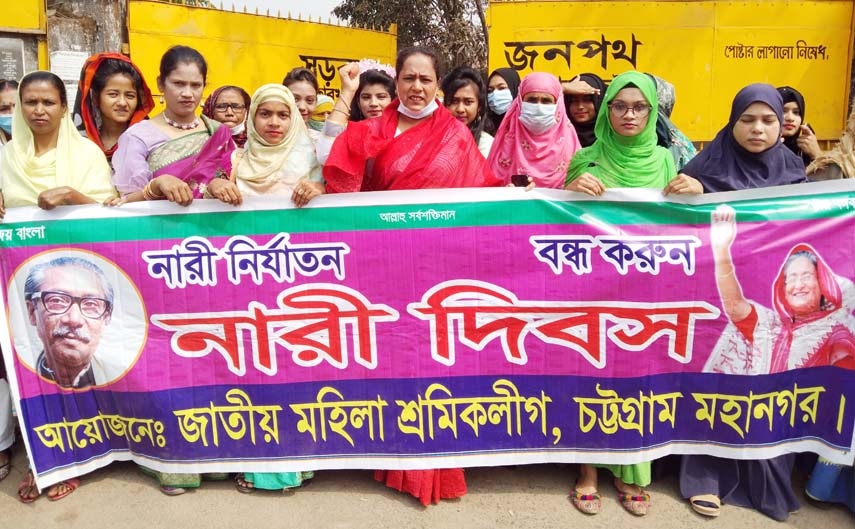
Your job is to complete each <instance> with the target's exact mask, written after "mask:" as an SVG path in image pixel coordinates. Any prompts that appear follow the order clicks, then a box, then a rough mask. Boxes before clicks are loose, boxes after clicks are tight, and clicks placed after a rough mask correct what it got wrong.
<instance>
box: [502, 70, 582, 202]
mask: <svg viewBox="0 0 855 529" xmlns="http://www.w3.org/2000/svg"><path fill="white" fill-rule="evenodd" d="M561 93H562V89H561V83H560V82H559V81H558V78H557V77H555V76H554V75H552V74H549V73H542V72H535V73H531V74H529V75H528V76H527V77H526V78H525V80H523V82H522V84H520V96H519V97H518V98H516V99H515V100H514V101H513V103H511V106H510V108H509V109H508V111H507V113H506V115H505V120H504V121H503V122H502V126H501V127H499V131H498V132H497V133H496V139H495V140H494V141H493V147H492V149H491V150H490V157H489V158H488V159H487V163H488V164H489V165H490V168H491V169H493V172H494V173H495V174H496V176H498V177H499V179H501V180H502V181H503V182H504V183H505V184H507V183H509V182H510V181H511V177H512V176H513V175H526V176H528V177H530V178H531V179H532V180H533V181H534V183H536V184H537V186H538V187H550V188H561V187H563V186H564V179H565V176H566V173H567V167H568V165H569V164H570V158H572V157H573V153H575V152H576V151H578V150H579V149H580V148H582V146H581V144H580V143H579V138H578V137H577V136H576V130H575V129H574V128H573V125H571V124H570V120H568V119H567V111H566V110H565V108H564V105H563V100H561V97H562V96H561ZM559 101H561V102H562V104H558V102H559Z"/></svg>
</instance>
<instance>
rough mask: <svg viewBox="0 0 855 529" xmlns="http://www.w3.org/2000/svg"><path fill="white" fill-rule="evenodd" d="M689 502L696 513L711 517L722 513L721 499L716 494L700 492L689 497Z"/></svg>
mask: <svg viewBox="0 0 855 529" xmlns="http://www.w3.org/2000/svg"><path fill="white" fill-rule="evenodd" d="M689 503H690V504H691V505H692V509H694V510H695V512H696V513H698V514H702V515H704V516H709V517H710V518H715V517H716V516H718V515H719V514H721V499H719V497H718V496H716V495H715V494H700V495H698V496H692V497H691V498H689Z"/></svg>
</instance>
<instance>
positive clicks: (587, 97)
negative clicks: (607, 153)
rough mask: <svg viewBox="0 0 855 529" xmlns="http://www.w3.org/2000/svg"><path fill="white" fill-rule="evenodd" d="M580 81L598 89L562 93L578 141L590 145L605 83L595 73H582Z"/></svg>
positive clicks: (593, 136)
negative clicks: (588, 92) (587, 91)
mask: <svg viewBox="0 0 855 529" xmlns="http://www.w3.org/2000/svg"><path fill="white" fill-rule="evenodd" d="M578 79H579V80H580V81H584V82H586V83H588V84H589V85H590V86H591V87H592V88H595V89H596V90H598V92H595V93H593V94H567V93H565V94H564V106H565V108H567V117H569V118H570V122H571V123H573V127H574V128H575V129H576V135H577V136H579V143H581V144H582V147H590V146H591V145H592V144H593V143H594V141H596V139H597V136H596V135H595V134H594V125H595V124H596V123H597V113H598V112H599V111H600V106H601V105H602V104H603V96H604V95H605V93H606V83H604V82H603V80H602V79H600V77H599V76H598V75H597V74H593V73H583V74H582V75H580V76H579V77H578Z"/></svg>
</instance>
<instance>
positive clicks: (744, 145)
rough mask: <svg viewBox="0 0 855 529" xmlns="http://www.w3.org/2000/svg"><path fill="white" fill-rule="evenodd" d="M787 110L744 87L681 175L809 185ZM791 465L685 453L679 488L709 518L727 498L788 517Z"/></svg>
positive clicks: (757, 88)
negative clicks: (793, 146) (789, 141)
mask: <svg viewBox="0 0 855 529" xmlns="http://www.w3.org/2000/svg"><path fill="white" fill-rule="evenodd" d="M783 113H784V110H783V100H782V99H781V95H780V94H779V93H778V91H777V90H776V89H775V87H773V86H771V85H768V84H760V83H758V84H752V85H748V86H746V87H745V88H743V89H742V90H740V91H739V93H737V94H736V97H735V98H734V100H733V106H732V108H731V111H730V121H729V122H728V124H727V125H726V126H725V127H724V128H723V129H721V131H720V132H719V133H718V134H717V135H716V137H715V139H713V141H712V142H710V144H709V145H708V146H707V147H706V148H705V149H704V150H703V151H701V152H700V154H698V155H697V156H696V157H695V158H694V159H692V161H690V162H689V163H688V164H687V165H686V167H684V168H683V171H682V172H683V173H685V174H687V175H690V176H693V177H695V178H697V179H698V180H700V182H701V184H702V185H703V186H704V192H705V193H710V192H717V191H736V190H740V189H752V188H758V187H773V186H779V185H786V184H796V183H800V182H806V181H807V180H806V178H805V166H804V163H803V162H802V160H801V158H799V157H798V156H796V155H795V154H793V153H792V151H790V150H789V149H788V148H787V147H786V146H784V144H783V143H781V129H782V127H781V124H782V123H783ZM727 374H732V375H744V374H747V373H740V372H736V371H734V370H732V371H729V372H728V373H727ZM794 462H795V454H785V455H782V456H778V457H773V458H770V459H761V460H735V459H724V458H718V457H712V456H706V455H690V456H683V459H682V462H681V465H680V492H681V493H682V495H683V497H684V498H686V499H688V500H689V503H690V504H691V506H692V509H694V510H695V511H696V512H698V513H699V514H702V515H704V516H718V515H719V514H720V510H721V504H722V503H727V504H731V505H738V506H741V507H748V508H754V509H757V510H758V511H760V512H762V513H763V514H765V515H766V516H769V517H770V518H774V519H775V520H778V521H783V520H786V519H787V517H788V516H789V513H790V512H793V511H795V510H797V509H798V508H799V501H798V499H797V498H796V497H795V495H794V493H793V488H792V484H791V482H790V476H791V474H792V471H793V464H794Z"/></svg>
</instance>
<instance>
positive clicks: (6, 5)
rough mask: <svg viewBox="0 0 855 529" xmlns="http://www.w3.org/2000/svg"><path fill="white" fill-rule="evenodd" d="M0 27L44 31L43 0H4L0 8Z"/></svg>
mask: <svg viewBox="0 0 855 529" xmlns="http://www.w3.org/2000/svg"><path fill="white" fill-rule="evenodd" d="M0 29H3V30H6V29H10V30H24V32H35V31H42V32H44V29H45V0H6V1H5V2H3V7H2V8H0Z"/></svg>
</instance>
